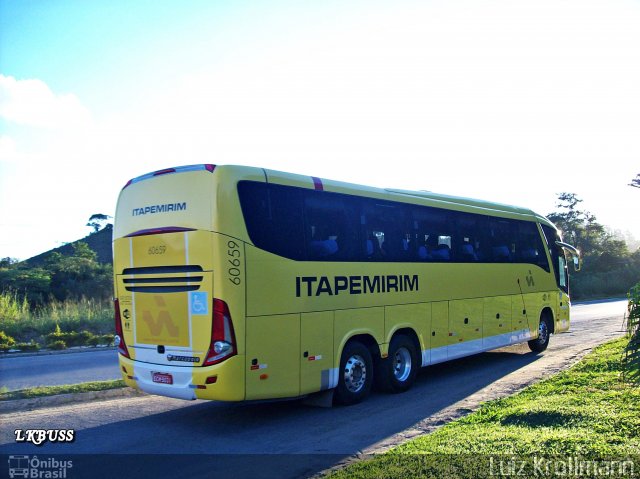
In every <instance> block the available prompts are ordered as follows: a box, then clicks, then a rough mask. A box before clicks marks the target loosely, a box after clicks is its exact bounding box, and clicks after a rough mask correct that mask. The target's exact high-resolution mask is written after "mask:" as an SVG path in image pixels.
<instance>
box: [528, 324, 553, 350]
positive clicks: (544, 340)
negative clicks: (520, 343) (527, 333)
mask: <svg viewBox="0 0 640 479" xmlns="http://www.w3.org/2000/svg"><path fill="white" fill-rule="evenodd" d="M550 336H551V319H550V318H549V315H547V314H543V315H542V316H541V317H540V323H539V324H538V337H537V338H536V339H532V340H531V341H529V342H528V343H527V344H529V349H531V351H533V352H534V353H541V352H542V351H544V350H545V349H547V346H548V345H549V337H550Z"/></svg>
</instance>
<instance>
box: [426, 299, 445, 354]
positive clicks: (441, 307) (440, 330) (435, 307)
mask: <svg viewBox="0 0 640 479" xmlns="http://www.w3.org/2000/svg"><path fill="white" fill-rule="evenodd" d="M448 344H449V302H448V301H438V302H435V303H432V304H431V351H430V353H431V358H430V360H429V364H436V363H441V362H443V361H446V360H447V345H448Z"/></svg>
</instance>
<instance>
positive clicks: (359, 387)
mask: <svg viewBox="0 0 640 479" xmlns="http://www.w3.org/2000/svg"><path fill="white" fill-rule="evenodd" d="M338 373H339V374H338V387H337V388H336V393H335V400H336V402H337V403H339V404H345V405H350V404H357V403H359V402H360V401H362V400H363V399H364V398H366V397H367V396H368V395H369V393H370V392H371V385H372V384H373V360H372V359H371V353H370V352H369V350H368V349H367V347H366V346H365V345H364V344H362V343H360V342H358V341H353V342H350V343H347V345H346V346H345V347H344V349H343V350H342V356H341V358H340V370H339V371H338Z"/></svg>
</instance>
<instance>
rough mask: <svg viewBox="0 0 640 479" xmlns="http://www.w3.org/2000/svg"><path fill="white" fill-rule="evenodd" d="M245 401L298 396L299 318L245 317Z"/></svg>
mask: <svg viewBox="0 0 640 479" xmlns="http://www.w3.org/2000/svg"><path fill="white" fill-rule="evenodd" d="M246 337H247V343H246V346H247V347H246V368H247V375H246V378H247V379H246V381H247V394H246V399H268V398H285V397H294V396H298V395H299V394H300V360H299V357H300V315H299V314H281V315H274V316H250V317H247V331H246Z"/></svg>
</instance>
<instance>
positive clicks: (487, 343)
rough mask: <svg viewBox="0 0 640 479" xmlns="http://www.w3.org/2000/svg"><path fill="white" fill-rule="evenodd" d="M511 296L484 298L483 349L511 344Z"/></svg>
mask: <svg viewBox="0 0 640 479" xmlns="http://www.w3.org/2000/svg"><path fill="white" fill-rule="evenodd" d="M511 303H512V299H511V296H495V297H492V298H484V314H483V324H484V331H485V333H484V340H483V349H485V350H487V349H494V348H500V347H502V346H506V345H508V344H511V336H512V334H511V327H512V326H511V308H512V305H511Z"/></svg>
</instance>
